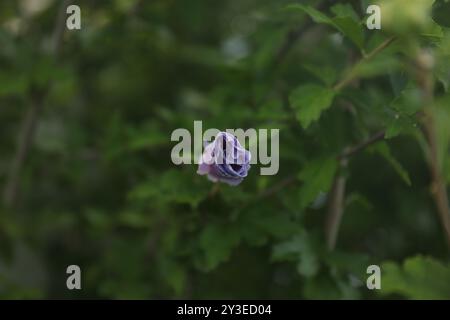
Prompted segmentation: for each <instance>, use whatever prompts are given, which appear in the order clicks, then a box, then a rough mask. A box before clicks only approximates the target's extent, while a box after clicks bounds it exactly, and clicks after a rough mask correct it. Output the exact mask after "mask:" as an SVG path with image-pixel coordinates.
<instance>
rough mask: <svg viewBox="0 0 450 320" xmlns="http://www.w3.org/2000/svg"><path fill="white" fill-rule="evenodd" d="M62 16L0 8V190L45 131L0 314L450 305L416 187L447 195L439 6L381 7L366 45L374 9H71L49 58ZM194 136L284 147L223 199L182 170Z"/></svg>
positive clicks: (429, 219)
mask: <svg viewBox="0 0 450 320" xmlns="http://www.w3.org/2000/svg"><path fill="white" fill-rule="evenodd" d="M61 2H62V1H53V0H45V1H44V0H33V1H25V0H21V1H2V2H1V3H0V41H1V47H0V124H1V125H0V139H1V143H0V186H1V187H2V188H3V190H7V189H8V185H9V182H10V180H11V176H12V177H14V170H13V167H14V162H15V161H16V160H14V159H16V158H15V156H16V155H17V149H18V147H17V146H18V144H20V141H21V137H23V135H24V127H26V124H25V125H23V123H26V121H25V119H27V117H33V115H32V113H31V115H30V110H37V111H36V112H37V117H35V119H34V120H35V121H36V126H35V127H34V130H31V132H32V137H31V138H32V139H31V142H30V144H29V146H28V148H27V151H28V152H27V153H26V157H25V158H26V159H25V161H24V163H23V165H22V166H21V167H20V170H19V174H18V176H17V177H18V186H19V188H18V193H17V197H16V199H15V200H16V201H14V203H11V201H9V197H8V195H7V192H5V194H4V197H3V203H2V206H1V208H0V297H1V298H11V299H17V298H113V299H115V298H125V299H128V298H137V299H156V298H200V299H204V298H291V299H292V298H294V299H296V298H313V299H376V298H380V297H381V298H410V299H421V298H426V299H448V298H449V297H450V281H449V280H450V279H449V277H450V273H449V272H450V271H449V270H450V264H449V260H448V252H449V251H448V247H447V246H446V234H445V232H444V228H443V227H442V220H441V218H440V217H441V216H440V214H439V211H438V209H437V207H436V198H437V197H441V199H442V196H443V194H444V193H445V192H446V191H447V190H448V189H445V186H444V189H443V190H444V193H443V192H442V189H441V192H440V193H439V190H440V189H439V188H438V187H439V184H436V183H435V182H436V181H435V180H436V176H435V175H433V174H432V173H431V174H430V172H431V170H430V167H431V168H434V169H435V172H437V173H438V175H437V176H441V177H442V178H443V179H444V180H445V183H447V184H448V183H450V161H449V159H450V157H449V143H450V130H449V129H448V128H449V119H450V109H449V107H450V93H449V91H448V89H449V83H450V64H449V61H450V59H449V58H450V30H449V29H448V27H449V26H448V16H450V6H449V5H448V1H445V0H439V1H438V0H436V1H435V3H434V4H433V1H431V0H414V1H410V0H408V1H406V0H390V1H378V2H377V3H380V5H381V6H382V14H383V16H382V23H383V21H384V20H383V19H384V18H383V17H384V15H385V18H386V21H387V22H386V25H382V26H383V27H382V30H368V29H367V27H366V25H365V21H366V18H367V15H366V8H367V6H368V5H369V4H371V3H372V2H371V1H352V0H340V1H325V0H323V1H319V0H318V1H313V0H308V1H294V0H283V1H276V0H239V1H237V0H229V1H208V0H189V1H188V0H171V1H168V0H154V1H140V0H115V1H87V0H83V1H77V4H78V5H79V6H80V7H81V12H82V28H81V30H72V31H67V30H66V31H65V32H64V36H63V38H62V42H61V48H60V51H59V52H55V51H53V50H52V45H51V44H52V41H53V40H54V38H53V35H54V32H55V28H56V27H55V26H57V16H58V10H59V7H60V3H61ZM374 2H375V1H374ZM436 8H438V9H436ZM431 17H434V20H433V19H431ZM427 77H431V81H430V82H431V83H432V84H433V86H434V87H433V88H432V90H431V94H430V92H429V91H430V90H428V91H427V87H426V84H427V83H430V82H427V81H424V79H428V80H429V78H427ZM36 106H38V107H36ZM424 118H425V119H434V120H435V121H434V122H433V123H432V128H433V132H435V134H436V137H435V138H436V139H435V141H434V142H435V143H434V144H430V140H429V139H430V138H429V135H427V122H426V120H425V121H424ZM195 120H202V121H203V130H206V129H207V128H218V129H220V130H224V129H227V128H230V129H233V128H243V129H246V128H256V129H259V128H278V129H280V150H279V155H280V170H279V172H278V173H277V175H274V176H262V175H260V174H259V169H260V167H261V166H262V165H253V166H252V168H251V170H250V172H249V176H248V177H247V178H246V179H245V180H244V182H243V183H242V184H240V185H239V186H237V187H230V186H227V185H219V186H217V185H214V184H212V183H211V182H210V181H208V180H207V179H206V178H205V177H202V176H199V175H197V174H196V170H197V168H196V165H181V166H176V165H174V164H173V163H172V162H171V160H170V152H171V149H172V147H173V146H174V145H175V143H174V142H172V141H171V140H170V136H171V133H172V131H173V130H174V129H177V128H186V129H188V130H189V131H190V132H193V123H194V121H195ZM428 125H429V124H428ZM429 126H430V125H429ZM428 128H429V127H428ZM32 129H33V128H32ZM379 132H382V133H383V134H382V135H381V136H380V135H376V134H377V133H379ZM428 132H429V131H428ZM374 135H375V137H376V138H373V137H374ZM435 149H436V150H435ZM434 156H436V157H434ZM339 179H341V180H339ZM337 181H341V182H345V183H344V184H345V188H342V185H341V187H339V183H337ZM436 190H437V191H436ZM436 194H438V196H437V197H436V196H435V195H436ZM340 211H342V213H343V216H342V219H341V220H340V222H338V225H336V223H334V227H337V230H338V234H337V245H336V246H335V247H334V248H333V247H332V248H330V247H329V245H328V241H327V240H328V239H329V237H330V234H329V231H328V230H329V229H327V228H324V227H323V226H324V225H326V224H327V222H329V221H333V219H331V220H330V215H331V216H332V215H333V214H334V215H335V214H336V213H339V212H340ZM425 256H426V257H425ZM386 261H388V262H386ZM71 264H77V265H79V266H80V267H81V269H82V286H83V290H81V291H69V290H67V289H66V287H65V284H66V276H67V275H66V273H65V272H66V268H67V266H69V265H71ZM371 264H377V265H380V266H381V272H382V289H381V290H380V291H379V292H375V291H371V290H368V289H367V288H366V285H365V284H366V278H367V276H368V275H367V274H366V269H367V267H368V266H369V265H371Z"/></svg>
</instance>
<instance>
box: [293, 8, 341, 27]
mask: <svg viewBox="0 0 450 320" xmlns="http://www.w3.org/2000/svg"><path fill="white" fill-rule="evenodd" d="M286 10H292V11H294V10H301V11H303V12H305V13H306V14H308V15H309V16H310V17H311V19H312V20H313V21H314V22H316V23H325V24H329V25H331V26H334V23H333V21H332V20H331V19H330V18H329V17H328V16H327V15H325V14H323V13H322V12H320V11H318V10H316V9H314V8H313V7H311V6H305V5H302V4H291V5H288V6H287V7H286Z"/></svg>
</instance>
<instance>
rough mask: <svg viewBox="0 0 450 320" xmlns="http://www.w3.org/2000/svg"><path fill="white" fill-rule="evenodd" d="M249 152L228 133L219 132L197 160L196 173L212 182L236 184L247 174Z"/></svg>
mask: <svg viewBox="0 0 450 320" xmlns="http://www.w3.org/2000/svg"><path fill="white" fill-rule="evenodd" d="M250 159H251V154H250V152H249V151H247V150H245V149H244V148H243V147H242V146H241V144H240V143H239V141H238V139H237V138H236V137H235V136H233V135H232V134H230V133H227V132H219V133H218V134H217V136H216V138H215V139H214V141H213V142H211V143H210V144H209V145H207V146H206V147H205V151H204V152H203V154H202V156H201V157H200V160H199V165H198V170H197V173H198V174H200V175H205V174H206V175H208V179H209V180H211V181H213V182H225V183H227V184H229V185H230V186H236V185H238V184H239V183H241V181H242V180H244V178H245V177H246V176H247V173H248V170H249V169H250Z"/></svg>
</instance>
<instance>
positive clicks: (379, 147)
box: [369, 141, 411, 186]
mask: <svg viewBox="0 0 450 320" xmlns="http://www.w3.org/2000/svg"><path fill="white" fill-rule="evenodd" d="M369 150H371V151H372V152H376V153H378V154H380V155H381V156H382V157H383V158H385V159H386V160H387V161H388V162H389V164H390V165H391V166H392V168H394V170H395V172H397V174H398V175H399V176H400V178H402V180H403V181H404V182H405V183H406V184H407V185H408V186H410V185H411V179H410V178H409V174H408V172H407V171H406V170H405V169H404V168H403V166H402V165H401V164H400V162H398V160H397V159H395V157H394V156H393V155H392V153H391V150H390V149H389V146H388V144H387V143H386V142H384V141H382V142H379V143H377V144H376V145H374V146H372V147H371V149H369Z"/></svg>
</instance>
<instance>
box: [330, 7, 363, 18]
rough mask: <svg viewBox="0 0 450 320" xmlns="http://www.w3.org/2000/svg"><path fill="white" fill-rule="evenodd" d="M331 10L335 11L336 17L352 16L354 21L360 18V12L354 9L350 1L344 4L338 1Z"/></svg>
mask: <svg viewBox="0 0 450 320" xmlns="http://www.w3.org/2000/svg"><path fill="white" fill-rule="evenodd" d="M331 12H333V13H334V14H335V15H336V17H341V18H342V17H350V18H352V19H353V20H354V21H356V22H359V21H360V18H359V17H358V14H357V13H356V12H355V10H354V9H353V7H352V5H351V4H350V3H346V4H342V3H337V4H335V5H334V6H332V7H331Z"/></svg>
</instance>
